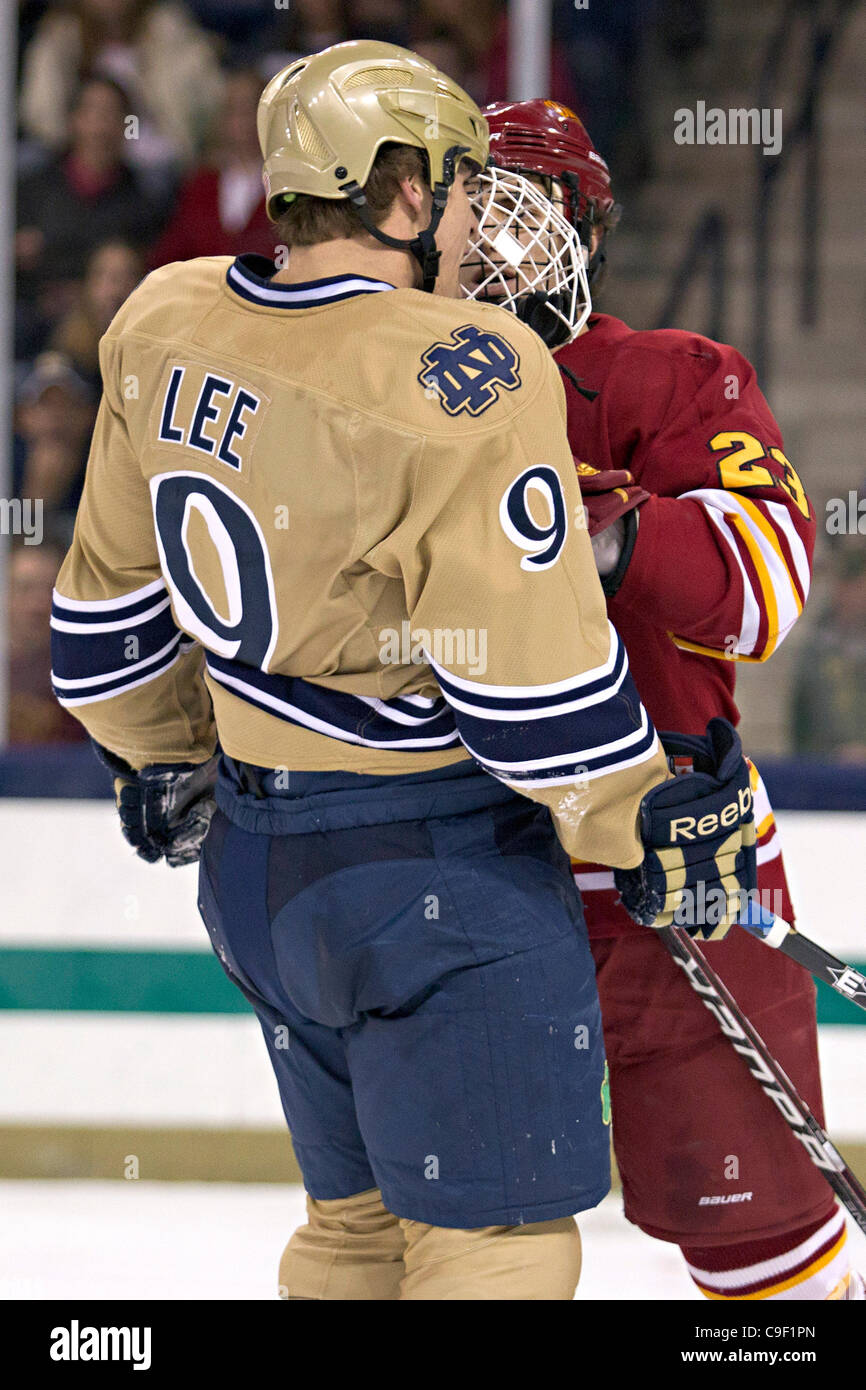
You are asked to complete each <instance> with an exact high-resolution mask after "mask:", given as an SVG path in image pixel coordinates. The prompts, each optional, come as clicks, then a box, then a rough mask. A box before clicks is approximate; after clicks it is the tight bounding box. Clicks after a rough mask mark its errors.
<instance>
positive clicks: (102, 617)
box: [51, 579, 169, 631]
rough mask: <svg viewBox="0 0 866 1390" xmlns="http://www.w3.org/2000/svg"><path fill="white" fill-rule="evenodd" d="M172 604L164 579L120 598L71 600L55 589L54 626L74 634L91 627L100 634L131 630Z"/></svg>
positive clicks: (52, 609) (53, 597)
mask: <svg viewBox="0 0 866 1390" xmlns="http://www.w3.org/2000/svg"><path fill="white" fill-rule="evenodd" d="M168 604H169V598H168V590H167V589H166V587H165V584H164V583H163V581H162V580H161V579H155V580H154V581H153V583H152V584H145V585H144V587H143V588H141V589H134V590H133V591H132V593H129V594H123V595H122V597H121V598H106V599H71V598H64V597H63V595H62V594H59V593H58V592H57V590H56V589H55V590H54V593H53V594H52V600H51V626H52V627H56V628H58V629H60V630H66V629H67V628H68V627H70V626H71V628H72V629H73V630H75V631H79V630H83V629H84V628H92V629H97V630H101V631H106V630H109V629H110V628H111V627H112V626H113V627H115V628H116V629H118V630H119V629H120V628H122V627H129V626H130V625H131V624H134V623H137V622H140V621H141V620H142V619H147V618H150V617H152V616H153V615H154V614H155V613H156V612H157V611H158V610H159V611H161V610H163V609H166V608H167V607H168Z"/></svg>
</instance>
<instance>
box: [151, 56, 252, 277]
mask: <svg viewBox="0 0 866 1390" xmlns="http://www.w3.org/2000/svg"><path fill="white" fill-rule="evenodd" d="M262 86H263V83H262V80H261V78H260V77H259V75H258V73H256V72H255V71H254V70H253V69H251V68H242V69H238V70H237V71H236V72H233V73H231V74H230V75H229V77H228V78H227V80H226V87H225V95H224V98H223V103H222V106H221V109H220V112H219V115H218V117H217V121H216V129H215V132H214V139H213V142H212V147H211V153H210V156H209V158H208V160H207V162H206V163H205V164H203V165H202V166H201V168H199V169H197V170H196V171H195V172H194V173H193V174H192V175H191V177H190V178H189V180H188V181H187V183H186V184H185V185H184V187H183V188H182V189H181V192H180V197H179V201H178V206H177V210H176V212H175V214H174V216H173V217H172V218H171V221H170V222H169V224H168V226H167V227H166V229H165V231H164V232H163V234H162V236H161V237H160V239H159V241H158V242H157V244H156V246H155V247H154V249H153V251H152V253H151V261H150V263H151V266H160V265H166V264H167V263H168V262H169V261H187V260H192V259H193V257H195V256H239V255H241V254H242V253H243V252H250V251H255V252H258V253H259V255H263V256H269V257H273V254H274V234H273V230H272V228H271V224H270V222H269V221H268V218H267V213H266V212H265V199H264V189H263V187H262V157H261V153H260V151H259V144H258V137H257V135H256V110H257V107H258V100H259V97H260V96H261V92H262Z"/></svg>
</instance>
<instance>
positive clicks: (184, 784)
mask: <svg viewBox="0 0 866 1390" xmlns="http://www.w3.org/2000/svg"><path fill="white" fill-rule="evenodd" d="M91 741H92V742H93V747H94V749H95V750H96V755H97V757H98V758H99V760H100V762H102V763H104V764H105V766H106V767H107V768H108V769H109V771H110V772H112V773H113V774H114V796H115V800H116V802H117V809H118V811H119V812H120V824H121V828H122V830H123V834H124V837H125V838H126V839H127V840H128V841H129V843H130V844H131V845H132V847H133V849H134V850H135V852H136V853H137V854H138V855H139V856H140V857H141V858H142V859H146V860H147V862H148V864H155V863H156V861H157V860H158V859H161V858H162V857H163V856H165V860H166V863H168V864H170V865H171V866H172V868H178V867H179V866H181V865H183V864H195V863H196V861H197V860H198V857H199V855H200V853H201V847H202V842H203V841H204V837H205V835H206V834H207V832H208V827H209V825H210V822H211V817H212V815H213V813H214V811H215V809H216V802H215V801H214V799H213V796H212V792H213V787H214V783H215V782H216V773H217V763H218V761H219V760H218V758H217V757H213V758H209V759H208V761H207V762H204V763H156V764H154V765H153V766H152V767H145V768H142V770H141V771H140V772H135V771H134V770H133V769H132V768H131V767H130V766H129V764H128V763H126V762H124V760H123V758H118V757H117V756H116V754H114V753H111V752H109V750H108V749H107V748H102V747H100V745H99V744H98V743H96V742H95V741H93V740H91Z"/></svg>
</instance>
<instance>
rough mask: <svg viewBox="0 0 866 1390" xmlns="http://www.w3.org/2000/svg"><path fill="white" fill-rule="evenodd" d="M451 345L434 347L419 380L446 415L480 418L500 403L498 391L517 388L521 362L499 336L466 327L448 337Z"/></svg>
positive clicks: (435, 345)
mask: <svg viewBox="0 0 866 1390" xmlns="http://www.w3.org/2000/svg"><path fill="white" fill-rule="evenodd" d="M451 339H452V341H451V342H450V343H434V344H433V346H432V347H429V348H428V349H427V351H426V352H425V353H424V355H423V357H422V358H421V361H422V362H423V363H424V370H423V372H421V373H420V374H419V376H418V380H419V381H420V382H421V385H422V386H425V387H426V388H427V389H428V390H430V389H431V388H432V389H433V390H434V391H435V392H436V393H437V395H438V397H439V404H440V405H441V406H442V409H443V410H446V411H447V412H448V414H449V415H459V414H460V413H461V411H464V410H465V411H467V412H468V413H469V414H470V415H483V414H484V412H485V410H488V409H489V408H490V406H491V405H495V403H496V401H498V399H499V390H500V388H502V389H503V390H505V391H516V390H517V387H518V386H519V385H520V375H519V372H518V368H519V367H520V358H519V357H518V355H517V353H516V352H515V351H514V348H513V347H512V346H511V344H510V343H509V342H507V341H506V340H505V338H502V337H500V335H499V334H498V333H488V332H487V331H486V330H485V329H483V328H478V327H477V326H476V325H475V324H472V323H467V324H464V326H463V327H462V328H458V329H457V330H456V331H455V332H454V333H452V335H451Z"/></svg>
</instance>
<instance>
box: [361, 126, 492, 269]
mask: <svg viewBox="0 0 866 1390" xmlns="http://www.w3.org/2000/svg"><path fill="white" fill-rule="evenodd" d="M468 151H469V146H468V145H452V146H451V148H450V150H449V151H448V153H447V154H446V155H445V158H444V160H443V162H442V173H443V179H442V182H441V183H437V184H434V186H433V210H432V213H431V216H430V221H429V223H428V224H427V226H426V227H425V228H424V230H423V232H419V233H418V235H417V236H416V237H413V238H412V239H411V240H410V241H406V240H404V239H402V238H400V237H393V236H389V235H388V233H387V232H383V231H382V229H381V227H377V226H376V223H375V222H374V221H373V218H372V217H371V215H370V209H369V207H368V206H367V199H366V197H365V196H364V190H363V188H362V187H361V186H360V184H358V183H356V182H355V180H354V179H351V180H350V181H349V182H348V183H341V184H340V192H341V193H345V195H346V197H347V198H348V199H349V202H350V203H351V204H352V207H353V208H354V209H355V212H356V213H357V214H358V218H359V219H360V221H361V223H362V224H363V226H364V228H365V229H366V231H368V232H369V233H370V235H371V236H374V237H375V238H376V240H377V241H381V243H382V245H383V246H392V247H393V248H394V250H395V251H410V252H411V253H412V255H413V256H414V257H415V259H416V261H417V262H418V264H419V265H420V267H421V281H422V283H421V288H422V290H423V291H424V293H425V294H432V293H433V290H434V288H435V285H436V280H437V277H438V275H439V261H440V258H441V255H442V252H441V251H440V250H439V248H438V247H437V245H436V232H437V230H438V228H439V223H440V222H441V221H442V214H443V213H444V211H445V206H446V204H447V202H448V194H449V193H450V192H451V188H452V185H453V183H454V176H455V173H456V170H457V164H458V162H459V160H460V159H461V157H462V156H463V155H464V154H467V153H468Z"/></svg>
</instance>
